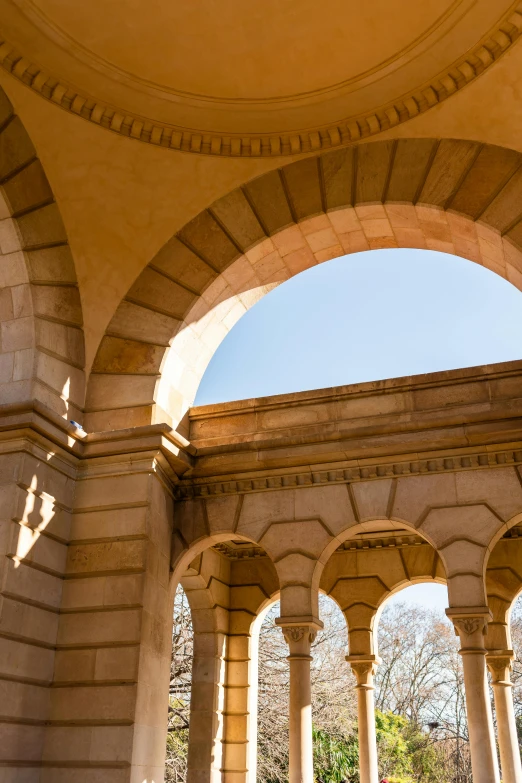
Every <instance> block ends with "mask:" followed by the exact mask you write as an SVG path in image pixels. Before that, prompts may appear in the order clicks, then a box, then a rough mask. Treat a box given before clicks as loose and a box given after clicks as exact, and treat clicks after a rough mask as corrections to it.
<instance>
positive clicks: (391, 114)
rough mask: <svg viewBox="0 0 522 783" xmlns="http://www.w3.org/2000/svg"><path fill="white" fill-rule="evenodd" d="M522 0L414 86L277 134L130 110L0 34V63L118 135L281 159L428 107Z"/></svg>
mask: <svg viewBox="0 0 522 783" xmlns="http://www.w3.org/2000/svg"><path fill="white" fill-rule="evenodd" d="M521 32H522V4H521V5H519V6H517V7H516V9H515V10H514V11H513V10H512V9H511V10H510V11H509V13H508V14H506V15H505V16H504V17H503V18H502V20H501V22H500V23H499V24H498V26H497V27H496V28H495V29H494V30H493V31H491V32H490V33H489V34H488V36H487V38H486V39H485V40H484V39H483V40H481V41H480V42H479V43H478V44H477V45H476V46H475V47H473V48H472V49H469V50H468V51H467V52H466V54H465V55H464V56H463V57H461V58H459V59H458V60H456V61H455V62H454V63H453V65H452V66H451V67H450V68H446V69H445V70H444V71H443V72H441V73H439V74H438V75H437V76H436V77H434V78H433V79H431V80H430V81H428V82H426V83H425V84H423V85H422V86H420V87H419V88H418V89H416V90H415V91H414V92H409V93H407V94H405V95H402V96H401V97H400V98H398V99H397V100H394V101H393V102H391V103H388V104H385V105H383V106H381V107H380V108H378V109H376V110H374V111H372V112H371V113H365V114H361V115H356V116H353V117H348V118H346V119H343V120H341V121H339V122H338V123H337V124H335V125H330V126H321V127H316V128H312V129H307V130H306V132H288V133H280V134H277V133H276V134H250V135H249V134H244V133H239V134H236V135H234V134H226V135H225V134H222V133H219V132H216V133H208V132H203V131H201V130H199V131H198V130H194V129H189V128H183V127H180V126H175V125H169V124H166V123H160V122H156V121H153V120H151V119H148V118H146V117H143V116H139V115H137V114H132V113H128V112H127V111H126V110H124V109H122V108H118V107H116V106H112V105H109V104H107V103H105V102H103V101H97V100H96V99H94V98H92V97H91V96H89V95H87V94H84V93H82V92H81V91H79V90H78V89H77V88H75V87H73V86H72V85H70V84H67V83H66V82H65V81H62V80H61V79H60V78H59V77H58V76H56V75H53V74H51V73H49V72H47V71H46V70H44V69H43V68H41V67H39V66H38V65H37V64H35V63H33V62H31V60H30V59H28V58H27V57H25V56H24V55H23V54H22V53H20V52H19V51H17V50H16V48H15V47H14V46H13V45H12V44H10V43H9V41H7V40H6V38H5V35H1V34H0V64H1V66H2V67H3V68H4V70H6V71H7V72H8V73H10V74H11V75H13V76H14V77H15V78H17V79H19V80H20V81H21V82H23V83H24V84H26V85H27V86H28V87H30V88H31V89H32V90H34V91H35V92H37V93H38V94H39V95H41V96H43V97H44V98H46V99H47V100H49V101H52V102H53V103H55V104H56V105H57V106H61V107H62V108H63V109H65V110H66V111H69V112H71V113H73V114H76V115H77V116H79V117H83V118H84V119H86V120H88V121H90V122H93V123H96V124H97V125H100V126H101V127H104V128H107V130H110V131H113V132H114V133H118V134H120V135H122V136H127V137H129V138H133V139H136V140H138V141H142V142H145V143H148V144H154V145H155V146H160V147H164V148H167V149H174V150H180V151H183V152H192V153H199V154H207V155H218V156H233V157H279V156H286V155H296V154H299V153H306V152H317V151H319V150H326V149H331V148H332V147H338V146H341V145H346V144H350V143H353V142H357V141H359V140H361V139H364V138H368V137H370V136H376V135H377V134H379V133H381V132H382V131H385V130H388V129H389V128H392V127H395V126H397V125H399V124H401V123H403V122H406V121H408V120H409V119H411V118H413V117H415V116H417V115H418V114H421V113H423V112H426V111H428V110H429V109H430V108H431V107H433V106H436V105H437V104H439V103H441V102H442V101H444V100H446V98H448V97H450V96H451V95H453V94H454V93H456V92H458V91H459V90H461V89H462V88H463V87H465V86H466V85H467V84H469V83H470V82H472V81H473V80H475V79H476V78H477V77H478V76H480V75H481V74H482V73H483V72H484V71H485V70H487V69H488V68H489V67H490V66H491V65H492V64H493V63H494V62H495V61H496V60H498V59H499V57H501V56H502V55H503V54H504V53H505V52H506V51H507V50H508V49H509V48H510V47H511V46H512V45H513V43H514V42H515V41H516V40H518V38H519V36H520V34H521Z"/></svg>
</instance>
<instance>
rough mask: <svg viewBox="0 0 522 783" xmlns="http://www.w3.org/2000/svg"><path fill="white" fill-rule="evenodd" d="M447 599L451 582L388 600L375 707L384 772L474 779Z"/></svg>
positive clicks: (402, 591) (410, 588)
mask: <svg viewBox="0 0 522 783" xmlns="http://www.w3.org/2000/svg"><path fill="white" fill-rule="evenodd" d="M447 604H448V595H447V589H446V587H445V586H444V585H440V584H433V583H422V584H417V585H405V586H403V587H401V588H399V589H398V590H397V591H396V592H395V593H394V594H392V595H391V596H390V597H389V598H388V599H386V601H385V602H384V603H383V605H382V606H381V611H380V613H379V617H378V622H377V628H376V632H377V639H378V651H379V658H380V661H381V662H380V664H379V666H378V668H377V673H376V677H375V706H376V709H377V727H378V728H377V736H378V746H379V763H380V769H381V772H382V775H383V776H385V777H401V776H402V777H406V778H408V776H411V777H412V779H414V780H423V781H424V780H426V781H432V780H434V781H435V780H444V781H446V780H448V781H461V782H462V783H464V782H465V781H469V780H471V779H472V777H471V776H472V771H471V756H470V747H469V734H468V728H467V719H466V703H465V691H464V677H463V670H462V659H461V656H460V655H459V644H458V640H457V639H456V638H455V633H454V628H453V624H452V623H451V622H450V621H449V620H448V618H447V617H446V614H445V608H446V606H447ZM400 740H402V743H401V741H400Z"/></svg>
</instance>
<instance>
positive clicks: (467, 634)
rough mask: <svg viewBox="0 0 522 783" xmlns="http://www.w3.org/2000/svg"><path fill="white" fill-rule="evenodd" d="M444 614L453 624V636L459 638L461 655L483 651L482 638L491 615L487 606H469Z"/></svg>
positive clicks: (450, 610)
mask: <svg viewBox="0 0 522 783" xmlns="http://www.w3.org/2000/svg"><path fill="white" fill-rule="evenodd" d="M446 614H447V616H448V617H449V618H450V620H451V621H452V622H453V625H454V627H455V635H456V636H459V637H460V641H461V644H462V646H461V650H460V652H461V653H463V654H464V653H472V652H477V653H478V652H481V653H483V654H485V653H486V650H485V649H484V636H485V634H486V632H487V629H488V622H489V621H490V620H491V618H492V615H491V612H490V610H489V609H488V607H487V606H470V607H463V608H451V609H446Z"/></svg>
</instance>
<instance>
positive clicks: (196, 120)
mask: <svg viewBox="0 0 522 783" xmlns="http://www.w3.org/2000/svg"><path fill="white" fill-rule="evenodd" d="M0 20H1V21H0V38H1V40H2V41H3V44H2V46H0V60H1V61H2V65H3V67H4V68H6V69H7V70H9V71H11V73H13V74H14V75H15V76H17V77H18V78H19V79H22V80H23V81H24V82H25V83H26V84H28V85H29V86H31V87H32V88H33V89H34V90H37V91H38V92H40V93H41V94H42V95H43V96H44V97H46V98H48V99H49V100H52V101H54V102H56V103H57V104H60V105H61V106H63V108H65V109H67V110H69V111H72V112H75V113H77V114H79V115H81V116H83V117H85V118H86V119H89V120H91V121H93V122H97V123H99V124H100V125H102V126H105V127H107V128H108V129H109V130H112V131H115V132H118V133H122V134H126V135H128V136H131V137H133V138H138V139H141V140H142V141H147V142H150V143H153V144H159V145H162V146H165V147H171V148H175V149H183V150H187V151H192V152H199V153H201V152H203V153H209V154H214V155H216V154H218V155H247V156H258V155H285V154H292V153H299V152H306V151H308V150H317V149H320V148H322V147H331V146H335V145H338V144H343V143H349V142H350V141H353V140H356V139H359V138H361V137H366V136H370V135H373V134H376V133H379V132H380V131H381V130H384V129H386V128H389V127H391V126H393V125H396V124H398V123H400V122H404V121H405V120H407V119H409V118H410V117H412V116H415V115H416V114H418V113H419V112H422V111H427V110H428V109H429V108H430V107H431V106H434V105H436V104H437V103H439V102H440V101H442V100H444V99H446V98H447V97H448V96H450V95H452V94H453V93H454V92H456V91H457V90H459V89H461V88H462V87H464V86H465V85H466V84H467V83H469V82H470V81H472V80H473V79H474V78H476V77H477V76H479V75H480V74H481V73H482V72H483V71H484V70H485V69H486V68H488V67H489V66H490V65H491V64H492V63H493V62H494V61H495V60H496V59H497V58H498V57H499V56H501V55H502V53H503V52H505V51H506V50H507V49H508V48H509V47H510V45H511V44H512V43H513V42H514V41H515V40H516V39H517V38H518V36H519V34H520V31H521V30H522V6H520V5H519V2H516V3H513V2H508V1H507V0H495V2H492V1H491V0H422V2H419V0H364V1H363V0H321V2H317V0H263V2H260V0H248V2H245V0H219V1H218V0H188V2H179V0H178V2H176V1H175V0H110V2H107V0H88V1H87V2H83V3H80V2H72V1H71V0H0Z"/></svg>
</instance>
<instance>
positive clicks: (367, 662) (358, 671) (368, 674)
mask: <svg viewBox="0 0 522 783" xmlns="http://www.w3.org/2000/svg"><path fill="white" fill-rule="evenodd" d="M346 660H347V661H348V663H349V664H350V666H351V667H352V671H353V673H354V674H355V677H356V679H357V686H356V687H357V688H373V675H374V674H375V669H376V668H377V666H378V665H379V663H380V662H381V659H380V658H377V656H376V655H369V656H362V655H347V656H346Z"/></svg>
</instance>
